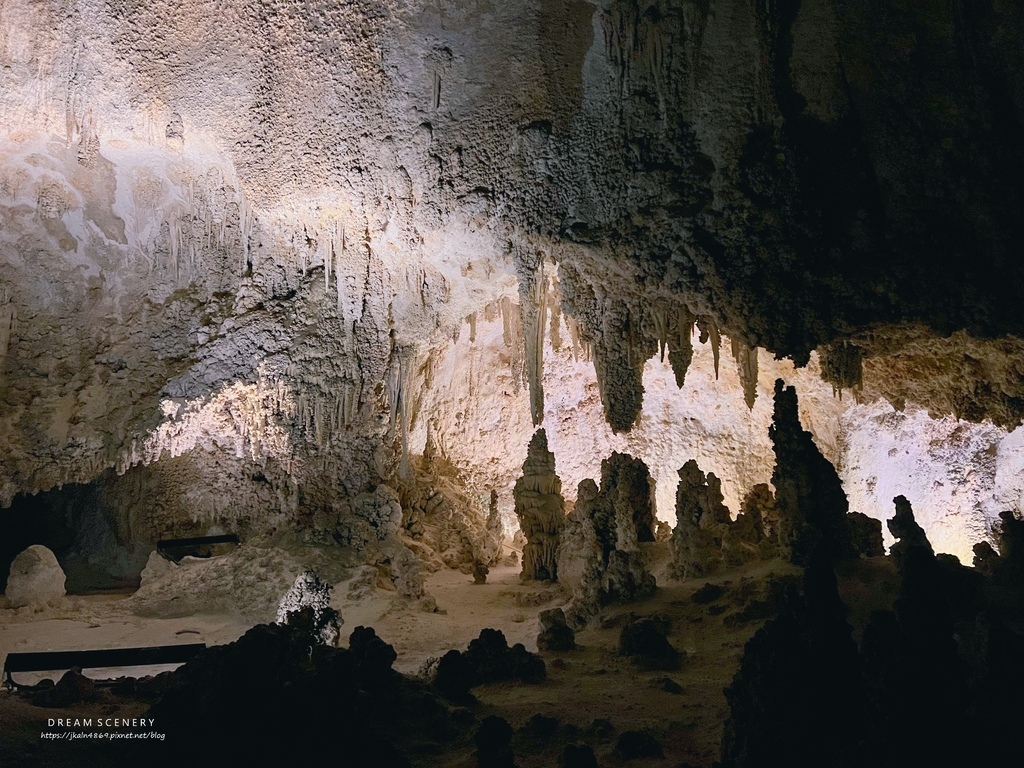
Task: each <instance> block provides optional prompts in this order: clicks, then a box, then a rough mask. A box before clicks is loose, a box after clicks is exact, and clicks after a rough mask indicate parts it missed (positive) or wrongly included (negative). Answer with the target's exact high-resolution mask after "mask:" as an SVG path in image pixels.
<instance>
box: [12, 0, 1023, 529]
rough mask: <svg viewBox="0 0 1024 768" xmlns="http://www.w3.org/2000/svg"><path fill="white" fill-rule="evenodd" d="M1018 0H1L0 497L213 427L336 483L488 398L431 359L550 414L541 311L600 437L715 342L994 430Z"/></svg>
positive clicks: (1009, 366)
mask: <svg viewBox="0 0 1024 768" xmlns="http://www.w3.org/2000/svg"><path fill="white" fill-rule="evenodd" d="M1020 11H1021V8H1020V4H1019V3H1013V2H1012V3H995V2H991V1H989V0H986V1H984V2H978V3H971V4H967V5H964V4H952V3H951V4H945V3H943V4H929V5H928V6H927V7H920V8H918V7H917V6H913V5H910V4H904V3H898V4H889V3H871V4H869V5H867V6H865V4H863V3H853V2H849V1H848V0H803V1H802V2H799V3H788V4H783V3H760V2H758V3H751V2H749V1H748V0H723V1H722V2H714V3H711V2H707V0H693V1H692V2H688V1H685V0H676V1H675V2H669V1H667V0H661V1H660V2H651V3H647V2H645V3H639V4H638V3H636V2H626V1H625V0H591V1H590V2H585V1H584V0H509V1H507V2H490V1H489V0H463V1H462V2H442V1H440V0H389V1H388V2H378V1H377V0H373V1H370V0H352V1H350V2H345V3H339V2H334V1H333V0H332V1H328V0H318V1H316V2H287V1H284V0H279V1H277V2H270V1H269V0H266V1H263V2H257V1H255V0H226V1H224V2H189V3H180V2H169V1H165V0H152V1H144V2H124V1H123V0H106V1H101V0H77V1H68V0H32V1H30V0H5V1H4V2H3V3H2V4H0V134H2V135H0V403H2V409H0V446H2V450H3V451H4V455H5V459H4V462H3V466H2V468H0V499H2V500H4V501H6V502H9V501H10V499H11V498H13V496H14V495H15V494H17V493H22V492H32V491H38V490H45V489H47V488H51V487H53V486H56V485H59V484H61V483H66V482H87V481H89V480H92V479H94V478H96V477H98V476H99V475H100V473H102V472H103V471H105V470H107V469H109V468H111V467H113V468H115V469H117V470H118V471H121V472H123V471H125V470H126V469H128V468H129V467H131V466H133V465H137V464H140V463H149V462H151V461H154V460H155V459H157V458H159V457H161V456H164V457H167V458H171V459H173V458H177V457H180V456H183V455H184V454H186V453H187V452H188V451H190V450H193V449H195V448H197V447H199V448H202V449H204V450H206V451H213V450H221V451H225V452H227V453H229V454H231V455H233V456H235V457H247V458H248V459H249V460H251V461H255V462H257V463H259V464H260V465H261V466H262V467H263V468H264V469H265V470H266V471H265V473H264V475H261V476H263V477H264V480H265V482H266V484H268V487H270V488H272V489H273V492H272V493H271V496H273V497H274V498H275V499H276V500H274V501H273V502H272V503H273V504H275V505H278V506H280V507H281V508H282V509H298V508H300V507H303V505H307V506H308V502H309V501H310V499H321V500H322V499H323V498H326V497H327V496H329V495H330V494H329V493H328V491H326V490H325V489H327V488H336V487H338V486H339V485H341V486H342V487H343V488H344V489H345V492H346V493H348V494H354V493H357V492H360V491H362V490H365V489H366V488H368V487H372V486H373V484H374V483H375V481H377V480H380V479H381V478H386V477H389V476H391V475H393V474H394V473H395V472H400V471H401V469H402V462H403V454H404V453H407V452H408V450H409V444H408V443H409V439H410V436H412V435H419V436H420V437H419V439H420V440H422V439H424V437H423V435H424V434H425V432H426V431H427V430H428V425H429V424H430V422H431V418H432V417H431V416H430V415H429V414H425V413H423V412H422V410H423V409H424V408H426V407H427V406H428V405H429V403H427V402H426V400H431V398H433V400H431V402H434V403H435V404H436V403H447V405H446V406H445V407H451V408H453V409H454V410H455V411H458V409H459V408H462V407H463V406H460V405H459V397H463V396H464V398H470V399H472V398H473V397H475V396H477V395H474V394H473V392H465V393H463V395H451V396H450V397H449V396H448V395H445V396H444V397H442V396H440V395H437V396H433V395H431V396H430V397H427V398H426V400H425V399H424V396H423V394H422V393H423V391H425V390H430V387H431V382H432V381H436V380H438V377H441V378H444V377H445V376H448V379H447V380H449V381H450V380H451V379H452V377H453V376H454V375H455V374H454V373H453V371H455V370H456V368H457V363H455V362H452V361H451V360H449V358H450V357H451V355H450V354H449V353H443V354H442V353H438V352H437V350H439V349H448V347H449V346H450V345H453V344H456V343H462V344H467V343H475V341H474V340H475V338H476V336H477V335H479V336H480V337H481V338H483V337H485V336H486V337H488V338H490V337H493V338H494V346H495V349H499V348H500V349H499V351H498V352H495V353H494V355H493V356H492V357H496V359H497V358H500V363H501V366H503V370H504V371H506V372H505V373H503V374H502V376H505V379H502V381H501V382H500V383H498V384H494V383H493V381H492V382H491V384H490V385H489V386H492V387H497V388H498V389H500V388H502V387H506V388H510V389H515V390H516V391H518V388H520V387H521V388H522V389H523V390H524V391H529V398H528V406H527V408H528V410H530V411H532V422H533V423H534V424H536V423H539V422H541V421H542V420H543V417H544V415H545V410H546V406H545V391H544V389H545V377H544V365H545V360H544V355H545V353H544V350H545V344H548V345H549V346H550V345H551V343H552V342H551V340H550V339H548V340H547V341H546V340H545V339H546V333H548V332H549V331H548V330H547V329H548V328H549V327H550V328H551V329H554V331H551V332H553V333H554V332H558V329H562V331H561V332H563V333H564V332H565V331H568V335H569V336H570V337H571V340H570V339H568V338H567V339H563V340H562V348H564V349H569V348H570V346H571V349H572V355H573V358H572V359H573V361H579V360H582V361H583V363H585V365H586V366H589V367H591V369H592V370H593V371H594V372H595V373H596V380H597V386H598V390H599V391H598V395H599V397H600V402H601V410H602V411H603V414H604V417H605V419H606V420H607V422H608V424H609V425H610V427H611V428H612V430H613V431H614V432H615V433H617V434H620V435H625V434H626V433H629V432H630V430H632V429H634V427H635V425H636V424H637V422H638V417H639V415H640V414H641V412H642V410H643V408H644V398H645V394H646V395H647V396H650V393H645V377H644V367H645V363H646V362H647V361H649V360H650V359H651V358H654V357H655V356H658V355H659V352H660V353H661V356H665V357H666V359H667V361H668V362H667V365H669V366H670V367H671V369H672V372H673V374H674V379H675V383H676V385H677V387H678V385H679V384H682V388H683V392H684V393H685V391H686V387H687V386H691V387H692V386H696V385H695V384H694V383H693V382H694V381H696V380H697V379H698V378H700V377H701V376H703V374H700V376H698V374H697V373H696V372H691V376H690V384H689V385H688V384H687V378H686V374H687V369H688V365H689V363H690V362H691V359H690V357H688V355H690V356H692V355H693V346H694V345H695V344H697V345H699V344H700V342H702V341H703V342H709V343H710V344H712V345H714V350H715V368H716V378H717V367H718V365H719V360H718V358H719V357H721V358H722V359H723V360H726V361H728V363H729V365H733V362H732V359H733V358H735V360H736V361H737V362H738V363H739V364H740V368H741V372H745V373H743V374H742V375H741V377H740V378H741V379H742V378H743V376H744V375H745V376H746V379H745V380H744V381H746V384H744V381H739V380H737V381H738V388H744V387H745V390H744V391H745V392H746V394H747V396H748V399H750V401H751V402H752V400H753V396H754V395H755V394H756V390H755V389H752V388H751V387H752V385H751V384H750V382H749V377H750V376H751V375H755V376H756V370H757V362H758V355H759V354H760V356H761V358H762V363H761V365H762V368H764V366H769V365H771V364H772V363H771V362H770V360H769V358H770V357H775V358H778V359H783V358H786V359H788V360H791V361H792V362H793V363H795V364H796V365H797V366H799V367H803V366H805V365H806V364H807V363H808V362H809V361H810V363H811V366H810V368H809V369H804V370H805V371H806V370H810V371H811V373H808V374H807V376H808V378H817V377H818V376H819V374H820V375H821V376H824V377H825V378H826V379H828V381H829V384H830V385H835V387H836V388H837V390H843V389H845V390H851V389H852V390H854V391H855V392H856V397H857V398H858V399H859V400H860V401H862V402H866V403H870V402H873V401H876V400H887V401H888V402H890V403H893V404H894V405H896V406H897V407H898V408H903V407H905V406H908V405H911V406H917V407H920V408H923V409H925V410H927V411H929V412H930V413H931V414H932V416H933V417H935V418H942V417H952V418H954V419H958V418H962V419H966V420H969V421H972V422H983V421H989V422H992V423H994V424H995V425H997V426H998V427H1002V428H1008V429H1012V428H1013V427H1015V426H1016V425H1017V424H1018V423H1019V422H1020V420H1021V417H1022V416H1024V384H1022V381H1024V377H1022V365H1024V346H1022V343H1021V341H1020V339H1021V337H1024V313H1022V312H1021V311H1020V303H1021V299H1022V298H1024V262H1022V261H1021V259H1020V258H1019V257H1020V250H1021V240H1022V237H1021V228H1020V213H1021V210H1022V202H1024V173H1022V172H1024V144H1022V142H1021V136H1022V135H1024V134H1022V132H1021V126H1022V122H1024V77H1022V75H1021V72H1022V71H1024V67H1022V61H1021V59H1022V55H1024V54H1022V53H1021V52H1022V51H1024V13H1021V12H1020ZM723 336H724V337H725V338H726V339H727V341H725V342H723V341H722V337H723ZM460 337H461V341H460ZM467 339H468V340H467ZM722 344H724V345H732V346H724V347H722V349H721V350H720V349H719V345H722ZM446 345H448V346H446ZM555 346H558V345H557V344H556V345H555ZM758 350H761V351H760V353H759V352H758ZM812 353H813V354H812ZM702 354H703V353H702ZM766 355H767V357H766ZM446 360H447V361H448V362H445V361H446ZM743 360H745V361H746V363H745V365H746V367H745V368H744V367H743V366H744V363H743V362H742V361H743ZM721 364H722V365H725V363H724V362H723V363H721ZM481 365H483V363H481ZM446 366H447V367H446ZM751 366H753V371H754V373H753V374H752V372H751ZM763 374H764V372H763V371H762V375H763ZM772 375H774V374H772ZM794 375H796V374H794ZM468 380H469V381H471V382H472V381H474V379H473V377H472V375H469V377H468ZM701 380H703V379H701ZM648 383H649V382H648ZM770 385H771V382H768V387H769V388H770ZM479 386H483V385H479ZM470 389H472V387H470ZM547 395H548V397H549V399H550V397H551V396H552V395H551V393H550V392H548V393H547ZM480 396H482V395H480ZM559 396H560V395H559ZM445 397H448V400H445ZM808 397H809V398H810V399H812V400H813V395H809V396H808ZM762 399H763V398H762ZM738 402H739V403H742V399H740V400H739V401H738ZM748 404H749V403H748ZM549 406H550V402H549V403H548V407H549ZM823 407H824V406H823ZM458 412H460V413H461V412H462V411H458ZM435 426H437V425H435ZM642 426H643V425H642V424H641V427H642ZM438 428H440V427H438ZM556 439H557V438H556ZM760 439H762V440H763V439H764V438H763V436H762V437H761V438H760ZM520 442H521V443H522V449H523V450H525V442H526V441H525V440H521V441H520ZM190 471H191V472H192V474H189V473H187V472H186V473H184V474H175V473H174V472H170V470H169V474H168V476H167V478H165V480H164V482H165V483H169V484H172V485H173V484H174V483H180V484H185V485H187V484H189V483H191V482H193V481H194V480H195V476H196V475H195V473H196V472H200V474H202V472H206V473H207V474H213V475H218V478H223V477H224V473H223V472H221V471H220V470H218V471H214V470H211V469H209V468H206V469H202V470H201V471H200V470H199V469H196V468H195V467H193V468H192V470H190ZM300 475H301V476H302V478H303V483H302V487H298V485H297V484H296V483H294V482H291V483H290V481H289V478H291V479H294V478H295V477H297V476H300ZM203 477H204V482H210V483H214V484H216V482H221V479H214V478H211V477H207V476H206V475H203ZM188 478H191V479H188ZM235 479H236V480H237V478H235ZM224 482H228V481H227V480H224ZM232 482H233V481H232ZM261 482H264V481H261ZM254 493H255V491H254ZM259 493H260V494H262V493H264V491H262V490H261V491H259ZM325 494H326V496H325ZM257 497H258V498H259V499H262V500H263V501H264V502H267V503H271V502H270V501H267V499H266V498H264V496H260V495H259V494H257ZM332 503H333V502H332ZM312 506H317V505H316V504H313V505H312ZM319 506H320V507H321V508H322V507H323V506H324V504H323V503H320V504H319ZM328 506H329V505H328Z"/></svg>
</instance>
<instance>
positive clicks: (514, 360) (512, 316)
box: [498, 296, 526, 394]
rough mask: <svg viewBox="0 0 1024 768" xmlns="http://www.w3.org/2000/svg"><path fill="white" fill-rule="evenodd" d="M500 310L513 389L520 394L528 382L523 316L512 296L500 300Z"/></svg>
mask: <svg viewBox="0 0 1024 768" xmlns="http://www.w3.org/2000/svg"><path fill="white" fill-rule="evenodd" d="M498 311H499V312H500V314H501V320H502V339H503V341H504V343H505V347H506V348H508V351H509V370H510V372H511V374H512V389H513V391H514V392H515V393H516V394H518V393H519V390H520V389H521V388H522V387H523V385H524V384H525V383H526V370H525V368H526V365H525V362H526V361H525V357H524V346H525V345H524V343H523V318H522V314H521V313H520V311H519V307H517V306H516V305H515V303H514V302H513V301H512V299H511V298H509V297H507V296H504V297H502V298H501V299H499V300H498Z"/></svg>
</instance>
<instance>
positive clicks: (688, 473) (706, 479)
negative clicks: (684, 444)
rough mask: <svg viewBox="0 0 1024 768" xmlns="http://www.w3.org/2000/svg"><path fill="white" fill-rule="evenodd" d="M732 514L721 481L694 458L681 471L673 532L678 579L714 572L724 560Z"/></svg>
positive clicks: (675, 572)
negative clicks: (707, 472)
mask: <svg viewBox="0 0 1024 768" xmlns="http://www.w3.org/2000/svg"><path fill="white" fill-rule="evenodd" d="M731 523H732V517H731V516H730V514H729V510H728V508H727V507H726V506H725V505H724V504H723V503H722V491H721V483H720V482H719V480H718V478H717V477H715V475H714V473H713V472H712V473H710V474H708V475H707V476H705V475H704V473H703V472H701V471H700V467H698V466H697V462H696V461H693V460H692V459H691V460H690V461H688V462H686V464H684V465H683V466H682V468H681V469H680V470H679V485H678V486H677V488H676V527H675V529H674V530H673V531H672V572H673V575H674V576H675V577H676V578H678V579H692V578H696V577H698V576H706V575H708V574H709V573H713V572H714V571H715V570H716V569H717V568H718V567H720V566H721V565H722V563H723V561H724V553H723V546H724V540H725V538H726V537H727V536H728V535H729V534H728V531H729V526H730V525H731Z"/></svg>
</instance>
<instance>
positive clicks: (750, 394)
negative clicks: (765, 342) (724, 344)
mask: <svg viewBox="0 0 1024 768" xmlns="http://www.w3.org/2000/svg"><path fill="white" fill-rule="evenodd" d="M732 356H733V359H734V360H735V361H736V365H737V366H738V367H739V371H740V383H741V384H742V385H743V401H744V402H745V403H746V404H747V408H749V409H750V410H753V409H754V401H755V400H757V347H754V348H753V349H751V348H750V347H748V346H747V345H746V344H744V343H743V342H741V341H738V340H736V339H733V340H732Z"/></svg>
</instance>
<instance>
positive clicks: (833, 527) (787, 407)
mask: <svg viewBox="0 0 1024 768" xmlns="http://www.w3.org/2000/svg"><path fill="white" fill-rule="evenodd" d="M768 435H769V437H770V438H771V441H772V445H773V447H774V449H775V471H774V472H773V473H772V485H774V486H775V505H776V508H777V509H778V514H779V545H780V546H781V547H782V551H783V554H784V555H785V556H787V557H788V558H789V559H790V560H791V561H792V562H794V563H796V564H797V565H807V564H808V563H809V562H810V561H811V560H812V559H815V558H824V559H828V560H833V559H841V558H846V557H850V556H851V555H852V554H853V550H852V547H851V544H850V533H849V527H848V524H847V521H846V513H847V510H848V508H849V505H848V503H847V499H846V494H845V493H844V492H843V486H842V483H841V482H840V480H839V475H838V474H837V473H836V470H835V467H833V466H832V465H831V464H830V463H829V461H828V459H826V458H825V457H824V456H822V455H821V452H820V451H819V450H818V447H817V446H816V445H815V444H814V439H813V438H812V437H811V433H810V432H807V431H806V430H804V429H803V428H802V427H801V426H800V417H799V415H798V412H797V397H796V390H795V389H794V388H793V387H786V386H785V383H784V382H783V381H782V379H778V380H777V381H776V382H775V413H774V416H773V423H772V426H771V427H770V428H769V430H768Z"/></svg>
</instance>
